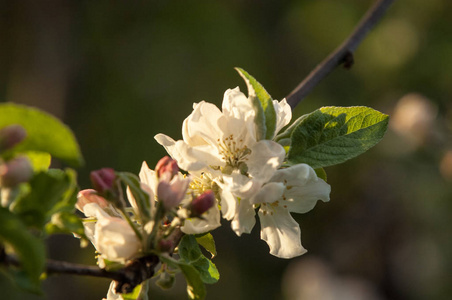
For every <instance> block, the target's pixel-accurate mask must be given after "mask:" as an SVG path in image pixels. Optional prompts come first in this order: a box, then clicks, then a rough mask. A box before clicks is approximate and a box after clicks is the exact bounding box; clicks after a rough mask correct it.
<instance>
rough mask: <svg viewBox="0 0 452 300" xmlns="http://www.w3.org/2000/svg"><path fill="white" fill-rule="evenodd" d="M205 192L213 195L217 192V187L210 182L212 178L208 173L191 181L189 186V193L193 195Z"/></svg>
mask: <svg viewBox="0 0 452 300" xmlns="http://www.w3.org/2000/svg"><path fill="white" fill-rule="evenodd" d="M207 190H212V191H213V192H214V193H217V191H218V185H217V184H216V183H215V182H214V181H213V180H212V176H211V175H210V174H208V173H202V174H201V176H199V177H195V178H194V179H192V181H191V182H190V185H189V191H191V192H193V193H194V194H195V195H201V194H203V193H204V192H205V191H207Z"/></svg>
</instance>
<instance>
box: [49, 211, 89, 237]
mask: <svg viewBox="0 0 452 300" xmlns="http://www.w3.org/2000/svg"><path fill="white" fill-rule="evenodd" d="M45 230H46V232H47V234H55V233H75V234H77V235H79V236H81V237H84V238H85V239H87V238H86V236H85V228H84V227H83V222H82V220H80V218H79V217H78V216H77V215H75V214H73V213H70V212H66V211H63V212H59V213H56V214H54V215H53V216H52V218H51V219H50V222H49V223H47V224H46V226H45Z"/></svg>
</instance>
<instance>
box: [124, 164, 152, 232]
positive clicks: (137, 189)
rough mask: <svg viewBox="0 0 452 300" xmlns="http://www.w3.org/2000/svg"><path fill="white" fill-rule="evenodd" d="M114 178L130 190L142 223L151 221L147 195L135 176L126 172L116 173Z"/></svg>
mask: <svg viewBox="0 0 452 300" xmlns="http://www.w3.org/2000/svg"><path fill="white" fill-rule="evenodd" d="M116 176H118V177H119V178H120V179H121V181H122V182H124V184H125V185H127V186H128V187H129V188H130V191H131V192H132V195H133V197H134V198H135V201H136V203H137V206H138V211H139V212H140V215H141V219H142V222H143V224H146V223H147V222H148V221H149V220H150V219H151V203H150V202H149V195H148V194H147V193H146V192H145V191H143V190H142V189H141V185H140V180H139V178H138V177H137V176H136V175H135V174H132V173H127V172H116Z"/></svg>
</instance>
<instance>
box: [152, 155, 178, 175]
mask: <svg viewBox="0 0 452 300" xmlns="http://www.w3.org/2000/svg"><path fill="white" fill-rule="evenodd" d="M155 171H156V172H157V176H158V177H159V178H160V177H167V180H171V178H173V177H174V176H176V175H177V173H179V167H178V166H177V162H176V161H175V160H174V159H172V158H171V157H169V156H165V157H163V158H161V159H160V160H159V162H158V163H157V165H156V166H155Z"/></svg>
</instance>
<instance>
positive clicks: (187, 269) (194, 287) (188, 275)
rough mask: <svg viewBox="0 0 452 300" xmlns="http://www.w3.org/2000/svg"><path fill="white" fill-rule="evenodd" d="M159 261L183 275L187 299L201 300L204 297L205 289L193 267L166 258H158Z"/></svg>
mask: <svg viewBox="0 0 452 300" xmlns="http://www.w3.org/2000/svg"><path fill="white" fill-rule="evenodd" d="M160 260H161V261H162V262H163V263H166V264H167V265H168V266H170V267H172V268H175V269H178V270H180V271H181V272H182V274H184V277H185V280H186V281H187V294H188V297H189V299H196V300H198V299H199V300H201V299H204V298H205V297H206V287H205V286H204V283H203V281H202V280H201V276H200V274H199V272H198V270H197V269H196V268H195V267H193V266H192V265H190V264H188V263H186V262H183V261H180V260H175V259H173V258H170V257H168V256H160Z"/></svg>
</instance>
